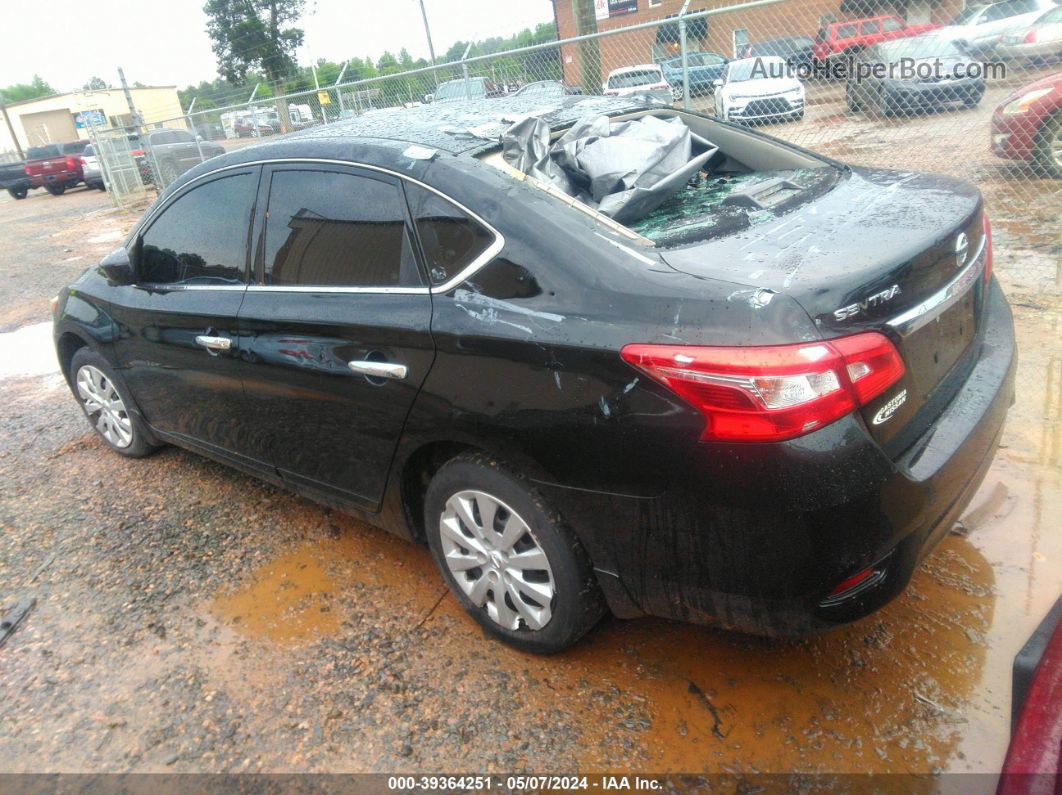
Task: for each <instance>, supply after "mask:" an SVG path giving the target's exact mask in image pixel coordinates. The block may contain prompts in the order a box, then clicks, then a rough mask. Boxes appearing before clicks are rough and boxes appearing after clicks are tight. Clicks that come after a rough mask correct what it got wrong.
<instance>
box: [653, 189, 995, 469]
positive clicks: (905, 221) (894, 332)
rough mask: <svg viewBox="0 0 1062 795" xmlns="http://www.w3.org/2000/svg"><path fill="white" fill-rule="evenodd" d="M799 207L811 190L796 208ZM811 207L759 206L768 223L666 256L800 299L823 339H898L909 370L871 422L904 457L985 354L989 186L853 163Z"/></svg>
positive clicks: (694, 270)
mask: <svg viewBox="0 0 1062 795" xmlns="http://www.w3.org/2000/svg"><path fill="white" fill-rule="evenodd" d="M763 177H764V179H767V178H768V175H763ZM794 182H799V180H794ZM753 193H755V191H753ZM794 202H799V191H797V192H795V193H794V195H792V196H791V197H790V198H789V199H788V200H787V204H786V205H785V206H786V208H787V209H788V208H790V207H791V206H792V205H793V203H794ZM800 207H801V209H800V211H799V212H793V211H789V212H787V213H772V212H771V211H770V210H765V209H759V210H755V211H754V212H756V213H758V214H759V218H758V220H757V222H756V223H748V224H747V225H745V227H744V228H741V229H740V230H739V231H736V232H733V233H731V234H728V235H726V236H724V237H721V238H716V239H714V240H713V241H712V243H711V244H710V246H709V245H706V244H694V245H687V246H683V247H678V248H673V249H665V250H663V251H661V255H662V256H663V258H664V260H665V261H666V262H667V263H668V264H669V265H670V266H671V267H672V268H674V269H676V270H678V271H682V272H685V273H690V274H692V275H696V276H707V277H712V278H719V279H726V280H729V281H732V282H737V283H739V284H743V285H747V286H748V287H751V288H756V289H755V291H754V293H753V294H755V295H759V296H761V298H760V299H759V300H762V295H763V291H765V290H766V291H768V292H771V293H784V294H786V295H788V296H790V297H792V298H793V299H795V300H796V301H797V302H799V303H800V304H801V306H803V307H804V309H805V311H806V312H807V313H808V315H809V316H810V317H811V318H812V320H813V321H814V323H815V325H816V327H817V328H818V329H819V331H820V333H821V335H822V337H823V338H827V339H828V338H832V337H839V336H846V335H850V334H856V333H859V332H863V331H879V332H881V333H883V334H885V335H886V336H887V337H889V339H890V340H891V341H892V342H893V344H894V345H895V346H896V348H897V350H898V351H899V353H900V355H901V357H902V358H903V360H904V365H905V368H906V372H905V374H904V377H903V379H902V380H901V381H900V382H899V383H897V384H896V385H895V386H894V387H892V388H890V389H888V390H886V391H885V392H884V393H883V394H882V395H881V396H879V397H878V398H877V399H876V400H874V401H873V402H871V403H870V404H869V405H867V406H866V407H864V409H863V417H864V419H865V421H866V425H867V428H868V430H869V432H870V433H871V435H872V436H873V437H874V438H875V439H877V440H878V441H879V442H880V443H881V444H882V445H883V447H885V449H886V451H887V452H889V453H890V454H892V455H899V454H900V453H901V452H903V450H904V449H906V448H907V447H908V446H909V445H910V444H911V443H912V442H914V441H915V440H916V439H917V438H918V436H919V435H921V433H923V432H924V431H925V429H926V428H928V426H929V425H930V424H931V423H932V422H933V420H934V419H935V418H936V417H937V416H938V415H939V414H940V412H941V411H943V409H944V407H945V406H946V405H947V403H948V402H949V401H950V398H951V396H952V395H953V394H954V393H955V391H956V390H957V389H958V387H959V386H960V385H961V383H962V382H963V381H964V380H965V377H966V373H967V371H968V369H969V367H970V366H972V364H973V361H974V359H975V358H976V357H975V355H974V354H975V352H976V348H977V345H975V344H974V343H975V341H977V340H978V327H979V324H980V313H981V304H982V293H983V289H982V288H983V279H982V278H981V276H982V274H983V263H984V254H983V243H984V232H983V225H982V214H981V196H980V193H979V191H978V190H977V189H976V188H975V187H974V186H972V185H969V184H967V183H965V182H962V181H960V180H955V179H951V178H947V177H940V176H936V175H931V174H913V173H909V172H907V173H904V172H896V171H884V170H863V169H853V170H852V171H851V172H849V173H845V174H844V175H843V176H842V177H841V178H840V179H839V180H838V181H837V182H836V184H834V185H833V186H832V188H830V189H829V190H827V191H825V192H820V193H819V194H818V195H816V196H813V197H812V198H809V199H808V201H806V202H803V203H802V204H801V205H800ZM749 294H750V293H749V291H747V290H743V291H740V295H739V294H738V293H735V296H732V298H734V300H746V297H747V295H749ZM798 341H799V340H794V342H798Z"/></svg>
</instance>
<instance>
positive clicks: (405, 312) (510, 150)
mask: <svg viewBox="0 0 1062 795" xmlns="http://www.w3.org/2000/svg"><path fill="white" fill-rule="evenodd" d="M55 340H56V346H57V350H58V354H59V359H60V362H61V364H62V368H63V372H64V374H65V375H66V378H67V380H68V381H69V383H70V386H71V389H72V391H73V393H74V396H75V397H76V398H77V400H78V401H79V403H80V405H81V407H82V409H83V411H84V412H85V414H86V415H87V417H88V419H89V421H90V422H91V424H92V425H93V426H94V427H95V428H96V430H97V431H98V432H99V433H100V435H101V436H102V438H103V439H104V441H105V442H106V443H107V444H108V445H109V446H110V447H111V448H113V449H114V450H115V451H117V452H118V453H121V454H123V455H127V456H134V457H135V456H143V455H147V454H149V453H150V452H152V451H153V450H155V449H156V448H157V447H158V446H160V445H163V444H174V445H179V446H181V447H184V448H187V449H190V450H193V451H196V452H198V453H201V454H203V455H205V456H209V457H211V458H213V459H216V460H218V461H221V462H224V463H226V464H229V465H231V466H233V467H236V468H238V469H240V470H243V471H245V472H249V473H252V474H254V475H256V476H257V477H260V478H263V479H265V480H267V481H269V482H271V483H274V484H277V485H280V486H284V487H287V488H290V489H293V490H295V491H297V492H300V493H302V494H305V495H307V496H309V497H311V498H314V499H316V500H319V501H321V502H323V503H325V504H328V505H332V506H336V507H339V508H341V509H343V510H347V511H350V512H352V513H354V514H356V515H358V516H361V517H362V518H364V519H365V520H367V521H368V522H370V523H372V524H374V525H377V526H379V527H382V528H384V529H386V530H388V531H391V532H393V533H397V534H399V535H401V536H403V537H406V538H408V539H410V540H411V541H414V542H418V543H422V544H427V545H428V546H430V548H431V551H432V553H433V555H434V557H435V560H436V561H437V563H438V565H439V569H440V571H441V574H442V577H443V578H444V579H445V581H446V582H447V584H448V585H449V587H450V589H451V590H452V592H453V595H454V597H455V598H456V599H457V600H458V601H459V602H460V603H461V604H462V605H463V607H464V608H465V609H466V610H467V611H468V612H469V613H470V614H471V616H472V617H473V618H475V620H476V621H478V622H479V623H480V624H481V625H482V626H483V627H484V628H486V629H487V630H488V631H489V632H491V633H493V634H494V635H495V636H497V637H499V638H501V639H503V640H505V641H507V642H509V643H512V644H513V645H516V646H518V647H521V648H523V649H527V650H531V651H536V652H552V651H557V650H559V649H563V648H565V647H566V646H568V645H570V644H572V643H574V642H575V641H576V640H578V639H579V638H580V637H581V636H582V635H583V634H584V633H586V632H587V631H588V630H589V629H590V628H591V627H593V626H594V624H595V623H596V622H597V621H598V620H599V619H600V618H601V616H602V615H603V614H604V613H605V611H607V610H609V611H611V612H612V613H614V614H615V615H617V616H620V617H634V616H640V615H654V616H662V617H665V618H673V619H679V620H683V621H692V622H698V623H704V624H710V625H714V626H717V627H723V628H728V629H735V630H741V631H746V632H752V633H758V634H765V635H787V634H794V633H805V632H811V631H817V630H823V629H828V628H830V627H833V626H837V625H840V624H843V623H846V622H850V621H853V620H856V619H859V618H861V617H863V616H865V615H867V614H869V613H871V612H872V611H874V610H876V609H878V608H880V607H882V606H883V605H885V604H886V603H887V602H888V601H889V600H890V599H892V598H893V597H894V596H896V595H897V594H898V593H900V592H901V591H902V590H903V589H904V587H905V585H906V584H907V582H908V581H909V579H910V577H911V575H912V572H913V571H914V569H915V567H916V566H917V565H918V563H919V561H921V560H922V559H923V558H924V557H925V556H926V555H928V554H929V553H930V552H931V551H932V549H933V548H934V546H935V545H936V544H937V542H938V541H939V540H940V538H941V537H942V536H943V535H944V534H946V533H947V532H948V530H949V529H950V528H951V526H952V525H953V523H954V520H955V519H956V518H957V517H958V515H959V513H960V512H961V511H962V510H963V508H964V506H965V505H966V504H967V502H968V501H969V500H970V498H971V496H972V495H973V493H974V491H975V490H976V489H977V487H978V485H979V483H980V482H981V479H982V478H983V476H984V474H985V471H986V470H987V468H988V466H989V464H990V462H991V461H992V458H993V455H994V452H995V450H996V447H997V444H998V440H999V436H1000V433H1001V430H1002V427H1003V423H1004V419H1005V415H1006V412H1007V409H1008V407H1009V405H1010V403H1011V401H1012V394H1013V389H1014V385H1013V384H1014V368H1015V361H1016V357H1015V349H1014V337H1013V329H1012V322H1011V317H1010V310H1009V307H1008V305H1007V301H1006V299H1005V297H1004V295H1003V293H1002V291H1001V290H1000V287H999V284H998V282H997V281H996V280H995V279H994V278H993V277H992V240H991V234H990V231H989V223H988V216H987V214H986V213H985V210H984V207H983V203H982V199H981V196H980V194H979V192H978V191H977V189H976V188H975V187H973V186H972V185H970V184H968V183H965V182H962V181H960V180H957V179H952V178H948V177H943V176H936V175H930V174H918V173H910V172H900V171H887V170H880V169H866V168H856V167H850V166H847V165H844V164H842V163H838V162H836V161H833V160H830V159H827V158H824V157H821V156H819V155H816V154H814V153H812V152H808V151H806V150H803V149H800V148H798V147H795V146H792V145H790V144H787V143H783V142H781V141H778V140H775V139H773V138H770V137H768V136H765V135H762V134H760V133H758V132H754V131H750V130H748V129H744V128H741V127H736V126H734V125H730V124H727V123H724V122H721V121H719V120H717V119H714V118H712V117H709V116H705V115H702V114H699V113H694V112H686V111H681V110H676V109H673V108H670V107H665V106H662V105H658V104H648V103H647V102H646V101H645V100H637V99H632V98H601V97H566V98H563V99H561V100H556V101H551V104H550V105H549V106H548V107H542V105H541V101H540V100H539V101H535V100H534V99H531V100H521V99H520V98H508V99H495V100H483V101H478V102H476V101H474V102H470V103H467V104H465V105H461V106H454V107H452V108H451V107H442V106H440V107H430V108H414V109H410V110H408V111H403V112H401V113H396V114H389V115H384V116H367V117H364V118H359V119H351V120H346V121H341V122H337V123H335V124H331V125H328V126H324V127H318V128H314V129H312V130H307V131H303V132H298V133H295V134H292V135H288V136H285V137H283V138H280V139H277V140H274V141H270V142H268V143H263V144H259V145H256V146H253V147H248V148H244V149H240V150H239V151H236V152H230V153H229V154H227V155H224V156H222V157H219V158H215V159H213V160H210V161H209V162H207V163H203V164H201V165H199V166H197V167H195V168H194V169H192V170H191V171H189V172H187V173H186V174H184V175H182V176H181V177H180V178H179V179H177V180H176V181H175V182H174V184H173V185H171V186H170V187H169V188H168V189H167V190H166V191H165V192H164V193H163V194H162V195H161V196H160V197H159V199H158V200H157V201H156V202H155V204H154V205H153V206H152V207H151V208H150V209H149V210H148V211H147V213H146V214H145V215H144V217H143V219H142V220H141V221H140V222H139V223H138V224H137V226H136V227H135V228H134V230H133V231H132V232H131V234H130V235H129V237H128V239H127V240H126V241H125V244H124V245H123V246H122V247H121V248H120V249H118V250H117V251H115V252H114V253H113V254H111V255H109V256H108V257H107V258H106V259H105V260H103V261H102V262H101V263H100V264H99V265H98V266H97V267H93V268H90V269H88V270H86V271H85V272H84V274H82V275H81V276H80V277H79V278H78V279H77V280H75V281H74V282H73V283H72V284H70V285H69V286H68V287H67V288H66V289H64V290H63V291H62V293H61V294H60V296H59V299H58V303H57V306H56V322H55ZM145 541H146V542H147V543H150V539H145Z"/></svg>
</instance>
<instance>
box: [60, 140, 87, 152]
mask: <svg viewBox="0 0 1062 795" xmlns="http://www.w3.org/2000/svg"><path fill="white" fill-rule="evenodd" d="M86 146H88V143H87V142H85V141H74V142H73V143H69V144H63V154H64V155H79V154H81V153H82V152H84V151H85V147H86Z"/></svg>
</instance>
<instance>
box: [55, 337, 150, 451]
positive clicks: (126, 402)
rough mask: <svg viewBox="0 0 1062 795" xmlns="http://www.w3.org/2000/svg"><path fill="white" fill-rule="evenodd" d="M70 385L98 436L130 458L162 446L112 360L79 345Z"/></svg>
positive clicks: (72, 362)
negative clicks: (141, 413)
mask: <svg viewBox="0 0 1062 795" xmlns="http://www.w3.org/2000/svg"><path fill="white" fill-rule="evenodd" d="M70 388H71V389H72V390H73V392H74V396H75V397H76V398H77V400H78V403H79V404H80V405H81V410H82V411H84V412H85V417H86V418H87V419H88V421H89V424H90V425H91V426H92V428H93V430H94V431H96V433H97V434H98V435H99V437H100V438H101V439H102V440H103V441H104V442H105V443H106V445H107V446H108V447H110V448H111V449H112V450H114V452H116V453H119V454H120V455H124V456H128V457H129V458H143V457H144V456H147V455H151V454H152V453H153V452H155V450H157V449H158V448H159V447H160V445H159V444H158V443H157V442H156V441H155V438H154V437H153V436H152V435H151V432H150V431H149V430H148V429H147V427H145V425H144V423H143V421H142V420H141V419H140V417H139V415H138V414H137V413H136V411H134V410H133V408H132V407H133V405H134V404H133V402H132V401H131V400H130V396H129V393H128V392H127V391H126V389H125V386H124V385H123V384H122V383H121V382H120V381H119V379H118V378H117V377H116V376H115V374H114V369H113V368H112V367H111V365H110V363H109V362H108V361H107V360H106V359H104V358H103V357H102V356H100V354H98V353H96V351H94V350H92V349H91V348H88V347H85V348H79V349H78V350H77V352H76V353H75V354H74V356H73V358H72V359H71V360H70Z"/></svg>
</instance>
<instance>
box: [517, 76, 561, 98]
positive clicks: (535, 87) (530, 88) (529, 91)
mask: <svg viewBox="0 0 1062 795" xmlns="http://www.w3.org/2000/svg"><path fill="white" fill-rule="evenodd" d="M566 93H567V91H566V90H565V88H564V85H563V84H562V83H557V82H555V81H553V80H547V81H544V82H541V83H529V84H528V85H526V86H524V87H523V88H521V89H520V90H519V91H517V92H516V93H515V94H513V96H514V97H563V96H564V95H565V94H566Z"/></svg>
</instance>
